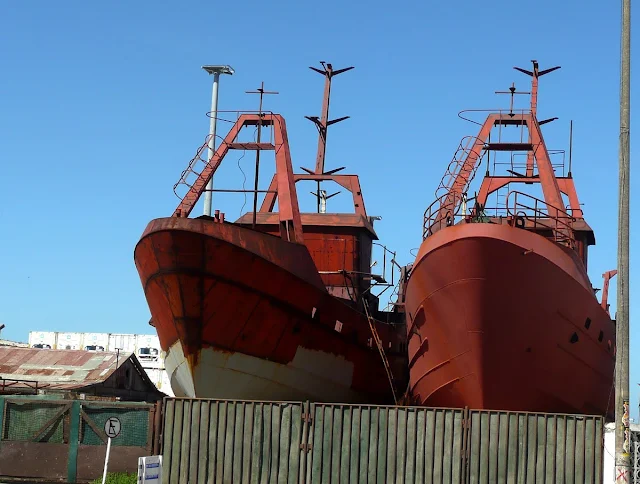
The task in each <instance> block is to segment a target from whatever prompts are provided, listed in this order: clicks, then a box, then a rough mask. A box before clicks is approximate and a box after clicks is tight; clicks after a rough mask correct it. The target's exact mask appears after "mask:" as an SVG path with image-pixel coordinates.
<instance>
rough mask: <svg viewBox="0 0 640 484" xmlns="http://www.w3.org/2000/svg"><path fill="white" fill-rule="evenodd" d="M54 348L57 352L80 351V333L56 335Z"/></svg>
mask: <svg viewBox="0 0 640 484" xmlns="http://www.w3.org/2000/svg"><path fill="white" fill-rule="evenodd" d="M56 348H58V349H59V350H80V349H82V333H58V338H57V342H56Z"/></svg>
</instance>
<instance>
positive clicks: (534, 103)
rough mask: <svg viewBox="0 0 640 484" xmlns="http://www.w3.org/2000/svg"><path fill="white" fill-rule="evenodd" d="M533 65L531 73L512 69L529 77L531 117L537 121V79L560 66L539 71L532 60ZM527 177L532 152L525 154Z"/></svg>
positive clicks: (531, 162)
mask: <svg viewBox="0 0 640 484" xmlns="http://www.w3.org/2000/svg"><path fill="white" fill-rule="evenodd" d="M531 62H532V63H533V71H528V70H526V69H522V68H521V67H514V69H515V70H517V71H520V72H523V73H524V74H527V75H528V76H531V116H532V117H533V118H534V119H535V120H536V121H537V119H538V79H539V78H540V77H542V76H544V75H545V74H549V73H550V72H553V71H555V70H556V69H560V66H555V67H551V68H550V69H545V70H544V71H541V70H540V69H539V68H538V61H537V60H532V61H531ZM549 121H551V120H545V121H542V122H540V123H538V124H545V122H546V123H548V122H549ZM529 143H531V134H529ZM527 176H529V177H531V176H533V151H529V153H527Z"/></svg>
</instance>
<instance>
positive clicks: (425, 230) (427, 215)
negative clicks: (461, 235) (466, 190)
mask: <svg viewBox="0 0 640 484" xmlns="http://www.w3.org/2000/svg"><path fill="white" fill-rule="evenodd" d="M463 201H464V194H463V195H458V193H456V192H450V193H445V194H444V195H441V196H439V197H438V198H436V200H435V201H434V202H433V203H432V204H431V205H429V206H428V207H427V209H426V210H425V211H424V218H423V224H422V240H424V239H426V238H427V237H428V236H429V235H433V229H434V228H436V227H437V229H441V228H442V226H443V223H444V225H445V226H446V227H448V226H450V225H453V224H454V220H455V218H456V216H457V215H458V210H459V209H460V208H461V207H462V202H463Z"/></svg>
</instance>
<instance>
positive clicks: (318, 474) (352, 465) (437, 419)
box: [307, 404, 464, 484]
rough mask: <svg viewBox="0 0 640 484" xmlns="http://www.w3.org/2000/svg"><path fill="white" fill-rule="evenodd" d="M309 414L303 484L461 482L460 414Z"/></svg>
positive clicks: (377, 410)
mask: <svg viewBox="0 0 640 484" xmlns="http://www.w3.org/2000/svg"><path fill="white" fill-rule="evenodd" d="M310 409H311V415H313V421H312V424H311V431H310V437H309V440H308V443H310V444H311V450H310V451H309V453H308V455H307V459H310V462H309V463H308V467H309V468H310V472H309V473H307V482H311V483H313V484H316V483H325V482H340V483H351V482H361V483H386V482H395V483H399V484H414V483H423V482H424V483H433V484H439V483H461V482H463V481H462V441H463V414H464V411H463V410H448V409H437V410H436V409H429V408H413V407H378V406H358V405H324V404H311V405H310Z"/></svg>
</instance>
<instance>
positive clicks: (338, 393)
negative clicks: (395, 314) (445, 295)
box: [134, 217, 406, 403]
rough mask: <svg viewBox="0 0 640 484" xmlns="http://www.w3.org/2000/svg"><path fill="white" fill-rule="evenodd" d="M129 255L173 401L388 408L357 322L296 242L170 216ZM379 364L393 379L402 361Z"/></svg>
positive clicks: (384, 386)
mask: <svg viewBox="0 0 640 484" xmlns="http://www.w3.org/2000/svg"><path fill="white" fill-rule="evenodd" d="M134 257H135V263H136V267H137V269H138V272H139V275H140V278H141V281H142V284H143V287H144V291H145V296H146V299H147V302H148V305H149V308H150V311H151V314H152V320H153V324H154V326H155V328H156V330H157V333H158V336H159V338H160V343H161V346H162V349H163V350H164V351H166V352H167V357H166V366H167V371H168V372H169V374H170V378H171V380H172V388H173V389H174V392H175V393H176V394H177V395H181V394H182V395H185V396H197V397H204V398H231V399H266V400H299V399H313V400H314V401H343V402H353V403H359V402H371V403H388V402H391V401H392V393H391V388H390V384H389V381H388V378H387V376H386V373H385V369H384V366H383V364H382V360H381V357H380V354H379V352H378V350H377V348H376V347H375V345H371V344H370V338H371V332H370V329H369V326H368V322H367V319H366V318H365V317H364V315H362V314H361V313H359V312H358V311H356V310H355V309H354V308H352V307H350V306H348V305H346V304H344V303H342V302H341V301H340V300H339V299H337V298H335V297H333V296H331V295H329V294H328V292H327V290H326V288H325V285H324V283H323V281H322V279H321V277H320V275H319V273H318V270H317V268H316V266H315V264H314V261H313V259H312V258H311V256H310V254H309V251H308V249H307V247H305V246H304V245H302V244H297V243H293V242H288V241H285V240H283V239H281V238H280V237H276V236H273V235H269V234H265V233H262V232H259V231H254V230H251V229H248V228H244V227H242V226H240V225H234V224H228V223H213V222H212V221H211V219H206V218H203V219H188V218H176V217H172V218H165V219H157V220H153V221H152V222H150V224H149V225H148V227H147V229H146V230H145V232H144V234H143V236H142V238H141V240H140V242H139V243H138V245H137V246H136V249H135V256H134ZM381 326H382V327H380V328H378V332H379V333H380V337H381V339H382V340H383V341H387V342H388V341H390V340H391V339H393V335H392V334H391V332H392V330H391V329H388V331H389V332H388V333H386V334H385V328H391V327H392V326H389V325H381ZM401 331H402V332H403V333H404V331H405V329H404V327H402V328H401ZM389 360H390V364H391V366H392V368H395V369H396V371H397V373H396V374H402V373H403V364H404V365H405V366H406V354H405V355H404V357H401V356H398V357H397V358H396V357H394V356H393V354H390V355H389Z"/></svg>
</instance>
